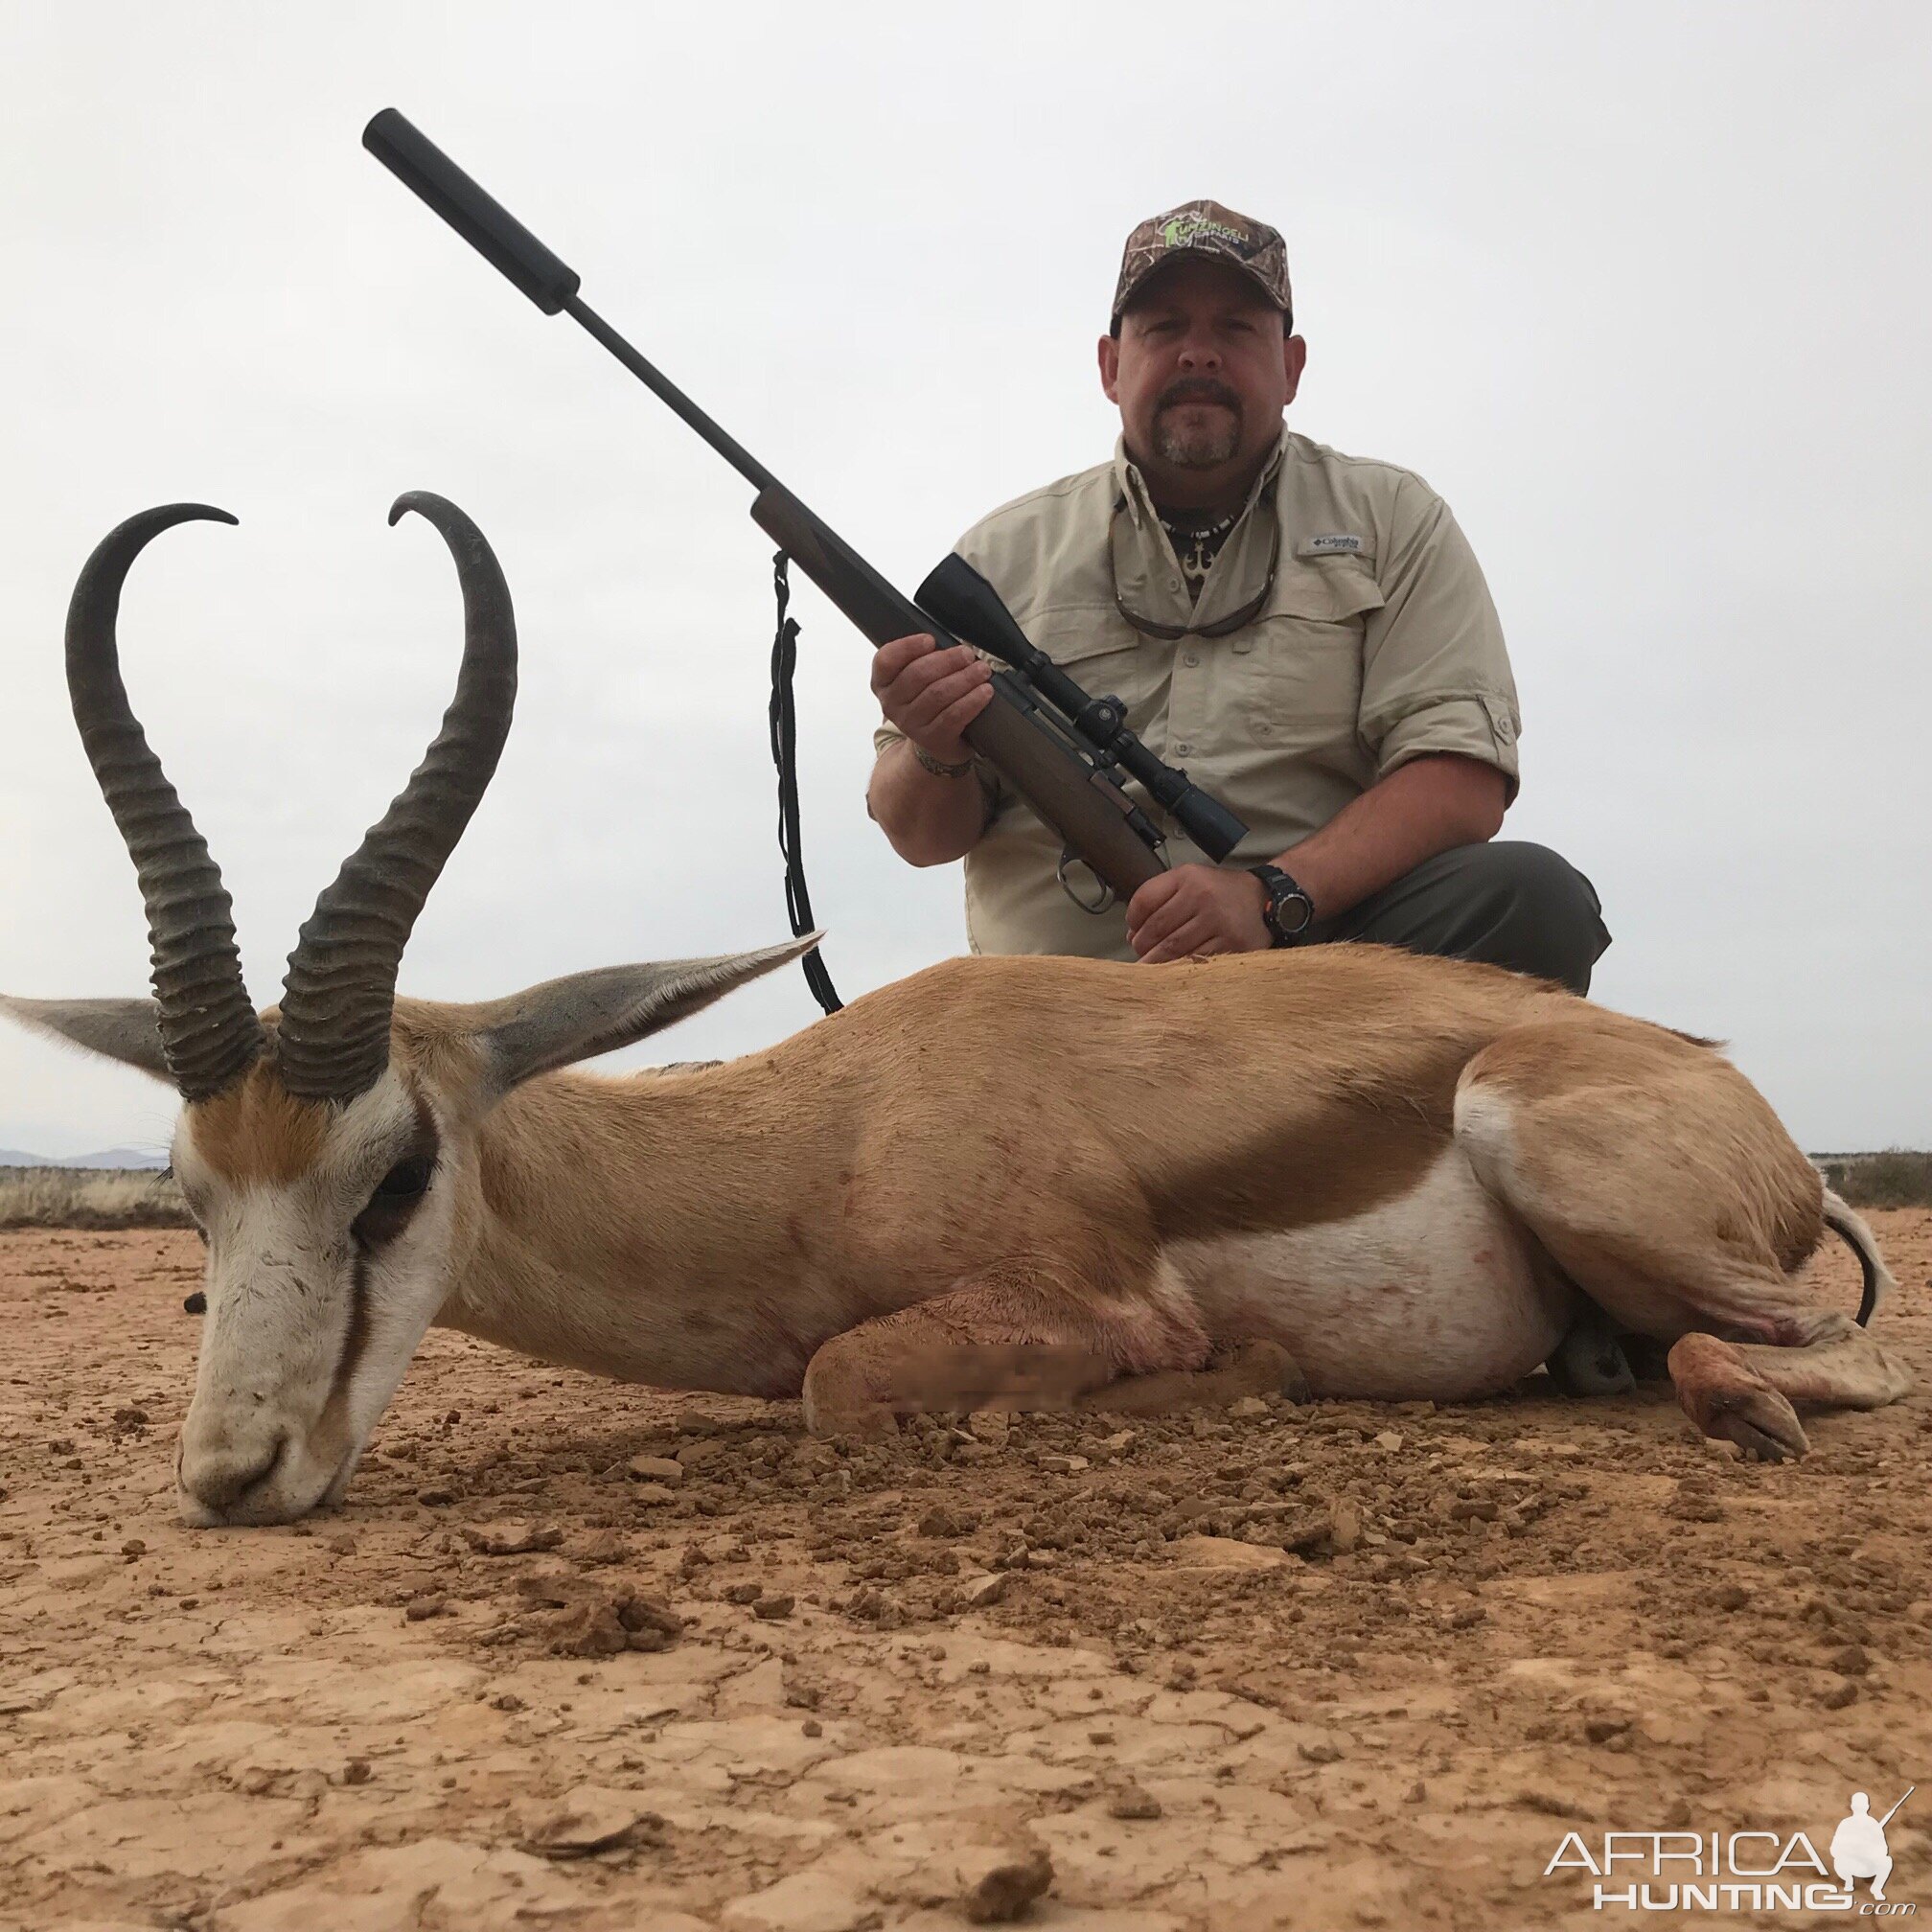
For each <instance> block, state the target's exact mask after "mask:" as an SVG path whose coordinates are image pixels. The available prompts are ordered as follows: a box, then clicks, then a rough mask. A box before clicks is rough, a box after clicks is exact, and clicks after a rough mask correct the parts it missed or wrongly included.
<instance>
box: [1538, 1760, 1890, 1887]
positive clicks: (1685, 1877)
mask: <svg viewBox="0 0 1932 1932" xmlns="http://www.w3.org/2000/svg"><path fill="white" fill-rule="evenodd" d="M1918 1788H1919V1787H1918V1786H1917V1785H1916V1784H1913V1785H1909V1786H1907V1788H1906V1790H1905V1794H1904V1797H1901V1798H1900V1799H1899V1800H1898V1803H1897V1804H1895V1805H1894V1806H1892V1808H1891V1810H1889V1811H1887V1812H1885V1813H1884V1814H1883V1815H1882V1816H1880V1817H1874V1816H1873V1815H1872V1801H1871V1799H1870V1798H1869V1797H1868V1796H1867V1795H1866V1794H1865V1793H1864V1792H1863V1791H1854V1792H1852V1797H1851V1806H1852V1808H1851V1810H1850V1812H1849V1813H1848V1814H1847V1815H1846V1816H1845V1817H1844V1818H1842V1819H1841V1820H1840V1821H1839V1824H1838V1829H1836V1830H1835V1831H1833V1832H1832V1834H1831V1841H1830V1861H1829V1864H1828V1863H1827V1861H1826V1860H1825V1859H1824V1858H1822V1857H1820V1856H1819V1853H1818V1848H1817V1847H1816V1846H1815V1845H1814V1844H1813V1843H1812V1841H1811V1840H1810V1838H1809V1837H1807V1836H1806V1833H1804V1832H1803V1831H1793V1832H1791V1833H1789V1834H1788V1835H1787V1834H1786V1833H1784V1832H1782V1831H1757V1830H1752V1831H1605V1832H1604V1833H1603V1834H1602V1836H1601V1838H1600V1839H1599V1840H1596V1841H1592V1840H1588V1839H1586V1838H1585V1837H1584V1836H1583V1834H1582V1833H1581V1832H1580V1831H1567V1832H1565V1833H1564V1835H1563V1842H1562V1844H1560V1845H1559V1846H1557V1848H1556V1851H1555V1852H1554V1854H1553V1856H1552V1857H1551V1860H1550V1862H1549V1864H1547V1865H1546V1866H1545V1867H1544V1868H1543V1875H1544V1877H1546V1878H1552V1877H1554V1876H1555V1875H1557V1874H1558V1873H1560V1872H1576V1873H1587V1874H1588V1875H1589V1876H1590V1877H1591V1878H1592V1879H1593V1880H1594V1881H1595V1883H1594V1885H1593V1887H1592V1893H1591V1904H1592V1905H1593V1907H1594V1908H1595V1909H1596V1910H1597V1911H1599V1912H1602V1911H1607V1910H1610V1909H1612V1908H1614V1907H1617V1906H1622V1908H1623V1910H1624V1911H1626V1912H1686V1911H1700V1910H1701V1911H1705V1912H1767V1911H1768V1912H1777V1911H1785V1912H1796V1911H1808V1912H1849V1913H1852V1914H1854V1915H1855V1916H1856V1917H1858V1918H1861V1919H1872V1918H1911V1917H1914V1916H1916V1914H1917V1913H1918V1910H1919V1908H1918V1906H1917V1905H1916V1904H1914V1903H1912V1902H1911V1901H1910V1900H1898V1901H1895V1900H1890V1899H1888V1898H1886V1896H1885V1886H1886V1883H1887V1881H1888V1880H1889V1879H1890V1878H1891V1876H1892V1854H1891V1851H1890V1848H1889V1847H1888V1846H1887V1844H1886V1842H1885V1828H1886V1826H1888V1825H1889V1824H1891V1822H1892V1820H1893V1819H1894V1818H1895V1817H1896V1816H1897V1815H1898V1809H1899V1807H1900V1806H1902V1805H1903V1804H1904V1803H1905V1799H1906V1798H1909V1797H1911V1795H1912V1793H1913V1792H1914V1791H1916V1790H1917V1789H1918ZM1861 1882H1869V1885H1870V1889H1871V1897H1870V1898H1859V1897H1858V1896H1857V1888H1858V1886H1859V1884H1860V1883H1861Z"/></svg>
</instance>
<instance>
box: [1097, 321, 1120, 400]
mask: <svg viewBox="0 0 1932 1932" xmlns="http://www.w3.org/2000/svg"><path fill="white" fill-rule="evenodd" d="M1100 387H1101V390H1102V392H1103V393H1104V394H1105V396H1106V398H1107V400H1108V402H1110V403H1117V402H1119V400H1120V344H1119V343H1118V341H1116V340H1115V337H1113V336H1112V335H1103V336H1101V338H1100Z"/></svg>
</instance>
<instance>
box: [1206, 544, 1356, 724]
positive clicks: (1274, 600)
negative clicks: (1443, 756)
mask: <svg viewBox="0 0 1932 1932" xmlns="http://www.w3.org/2000/svg"><path fill="white" fill-rule="evenodd" d="M1382 603H1383V597H1382V590H1381V586H1379V585H1378V584H1377V583H1376V582H1375V579H1374V577H1373V575H1372V574H1371V573H1370V572H1369V570H1368V567H1367V565H1366V564H1364V563H1360V562H1358V561H1357V560H1356V559H1354V558H1352V557H1335V558H1328V559H1321V560H1304V559H1300V558H1296V559H1294V560H1292V561H1291V560H1289V559H1286V558H1284V559H1283V560H1282V563H1281V568H1280V570H1279V572H1278V573H1277V575H1276V580H1275V587H1274V590H1273V591H1272V592H1271V593H1270V595H1269V598H1268V602H1267V605H1266V607H1265V608H1264V609H1263V611H1262V613H1261V615H1260V616H1258V617H1257V618H1255V620H1254V621H1253V623H1252V624H1250V625H1247V626H1246V627H1245V628H1244V629H1242V630H1240V631H1238V632H1235V633H1234V635H1233V636H1232V637H1230V638H1229V640H1228V643H1227V646H1226V648H1227V650H1228V653H1229V663H1230V669H1231V671H1232V676H1231V678H1230V687H1231V691H1232V695H1233V697H1234V699H1235V701H1236V702H1237V703H1239V704H1240V705H1241V707H1242V710H1243V712H1244V724H1245V729H1244V731H1243V734H1242V735H1244V736H1246V737H1247V738H1249V739H1250V740H1251V741H1253V743H1256V744H1260V745H1268V746H1289V745H1302V746H1312V745H1321V744H1326V743H1329V742H1332V741H1334V740H1337V739H1341V738H1346V739H1348V740H1349V741H1350V742H1352V741H1353V738H1354V735H1355V730H1356V723H1357V719H1358V716H1359V714H1360V710H1361V703H1362V647H1363V638H1364V634H1365V632H1366V631H1367V629H1368V618H1369V616H1370V615H1371V614H1372V613H1373V612H1374V611H1377V610H1379V609H1381V608H1382Z"/></svg>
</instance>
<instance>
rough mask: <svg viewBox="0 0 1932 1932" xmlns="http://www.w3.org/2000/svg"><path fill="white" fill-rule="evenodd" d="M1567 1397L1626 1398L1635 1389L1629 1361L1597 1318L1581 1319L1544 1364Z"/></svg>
mask: <svg viewBox="0 0 1932 1932" xmlns="http://www.w3.org/2000/svg"><path fill="white" fill-rule="evenodd" d="M1544 1367H1545V1368H1548V1369H1549V1371H1550V1379H1551V1380H1552V1381H1553V1383H1555V1385H1556V1386H1557V1388H1559V1389H1560V1390H1562V1391H1563V1392H1564V1394H1566V1395H1584V1396H1599V1395H1627V1394H1628V1393H1629V1392H1630V1391H1631V1390H1633V1389H1634V1388H1636V1386H1637V1377H1636V1375H1635V1374H1634V1373H1632V1371H1631V1368H1630V1358H1629V1356H1628V1355H1626V1354H1625V1353H1624V1352H1623V1345H1622V1342H1621V1341H1620V1340H1619V1339H1618V1336H1617V1334H1616V1331H1615V1330H1614V1329H1612V1328H1611V1327H1610V1325H1609V1324H1608V1322H1605V1321H1604V1320H1603V1319H1602V1317H1601V1316H1600V1315H1597V1314H1594V1313H1592V1314H1587V1315H1585V1316H1583V1317H1582V1318H1581V1319H1580V1320H1579V1321H1578V1322H1576V1325H1575V1326H1574V1327H1572V1328H1571V1330H1570V1332H1569V1334H1567V1335H1566V1336H1564V1338H1563V1339H1562V1341H1560V1342H1559V1343H1557V1345H1556V1352H1555V1353H1554V1354H1553V1355H1552V1356H1551V1358H1550V1360H1549V1361H1548V1362H1547V1363H1546V1364H1545V1365H1544Z"/></svg>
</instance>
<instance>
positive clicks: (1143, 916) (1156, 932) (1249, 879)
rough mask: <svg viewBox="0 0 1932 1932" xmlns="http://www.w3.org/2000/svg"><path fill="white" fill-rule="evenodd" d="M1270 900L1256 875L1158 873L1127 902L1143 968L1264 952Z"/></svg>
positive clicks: (1191, 869) (1212, 868)
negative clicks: (1210, 956)
mask: <svg viewBox="0 0 1932 1932" xmlns="http://www.w3.org/2000/svg"><path fill="white" fill-rule="evenodd" d="M1266 901H1267V895H1266V893H1265V892H1264V891H1263V890H1262V886H1261V882H1260V880H1258V879H1257V878H1255V877H1254V875H1253V873H1252V872H1226V871H1223V870H1222V869H1221V867H1220V866H1218V865H1176V866H1175V867H1174V868H1173V869H1172V870H1171V871H1168V872H1157V873H1156V874H1155V875H1154V877H1153V878H1151V879H1150V880H1148V882H1147V883H1146V884H1145V885H1142V886H1141V887H1140V889H1139V890H1138V892H1136V893H1135V895H1134V896H1133V898H1132V899H1130V900H1129V901H1128V902H1127V938H1128V941H1129V943H1130V944H1131V945H1132V946H1133V948H1134V951H1135V952H1136V953H1137V954H1139V963H1140V964H1141V965H1143V966H1153V965H1158V964H1159V963H1160V962H1161V960H1163V959H1184V958H1187V957H1188V956H1189V955H1190V954H1210V953H1265V952H1266V951H1267V950H1268V948H1269V947H1270V946H1271V945H1273V944H1274V935H1273V934H1272V933H1270V931H1268V925H1267V922H1266V921H1265V920H1264V919H1263V918H1262V916H1261V908H1262V907H1263V905H1264V904H1266Z"/></svg>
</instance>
